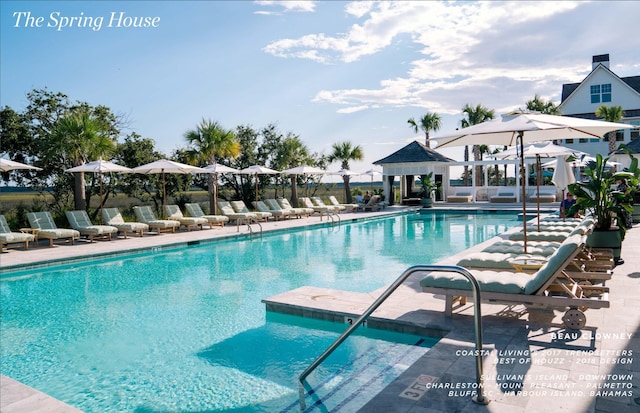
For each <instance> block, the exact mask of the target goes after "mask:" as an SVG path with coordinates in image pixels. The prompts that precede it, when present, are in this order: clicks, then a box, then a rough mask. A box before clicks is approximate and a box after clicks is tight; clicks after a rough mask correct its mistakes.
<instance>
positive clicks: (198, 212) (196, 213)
mask: <svg viewBox="0 0 640 413" xmlns="http://www.w3.org/2000/svg"><path fill="white" fill-rule="evenodd" d="M184 208H185V209H186V210H187V214H188V215H189V216H190V217H196V218H204V219H206V220H207V221H209V227H211V226H212V225H220V226H221V227H224V223H225V222H229V217H226V216H224V215H206V214H205V213H204V211H203V210H202V208H201V207H200V204H196V203H192V204H184Z"/></svg>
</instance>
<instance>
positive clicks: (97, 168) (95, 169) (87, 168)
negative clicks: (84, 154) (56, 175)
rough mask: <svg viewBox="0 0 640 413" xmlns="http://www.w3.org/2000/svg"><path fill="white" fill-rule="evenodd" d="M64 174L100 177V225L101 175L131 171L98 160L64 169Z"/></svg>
mask: <svg viewBox="0 0 640 413" xmlns="http://www.w3.org/2000/svg"><path fill="white" fill-rule="evenodd" d="M64 171H65V172H71V173H75V172H88V173H97V174H99V175H100V177H99V180H100V212H101V213H100V217H99V219H100V223H102V174H103V173H105V172H120V173H131V172H133V170H132V169H131V168H127V167H126V166H122V165H118V164H115V163H113V162H109V161H105V160H102V159H98V160H97V161H91V162H87V163H85V164H83V165H78V166H74V167H73V168H69V169H65V170H64Z"/></svg>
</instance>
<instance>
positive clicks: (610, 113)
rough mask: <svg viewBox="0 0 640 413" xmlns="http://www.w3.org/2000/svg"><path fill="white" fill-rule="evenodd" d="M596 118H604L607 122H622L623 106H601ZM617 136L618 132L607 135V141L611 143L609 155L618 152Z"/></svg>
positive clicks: (597, 110)
mask: <svg viewBox="0 0 640 413" xmlns="http://www.w3.org/2000/svg"><path fill="white" fill-rule="evenodd" d="M596 116H597V117H599V118H602V120H604V121H606V122H614V123H616V122H620V121H621V120H622V116H623V113H622V106H606V105H601V106H600V107H599V108H598V109H596ZM616 134H617V131H611V132H609V133H607V140H608V141H609V154H611V153H613V152H614V151H615V150H616Z"/></svg>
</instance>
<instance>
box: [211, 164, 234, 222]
mask: <svg viewBox="0 0 640 413" xmlns="http://www.w3.org/2000/svg"><path fill="white" fill-rule="evenodd" d="M202 169H204V170H206V171H207V172H206V173H208V174H213V181H214V186H215V190H214V191H213V214H214V215H217V214H218V174H227V173H231V174H237V173H240V171H239V170H238V169H235V168H231V167H230V166H226V165H222V164H219V163H214V164H211V165H207V166H205V167H204V168H202Z"/></svg>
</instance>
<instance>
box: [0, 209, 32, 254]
mask: <svg viewBox="0 0 640 413" xmlns="http://www.w3.org/2000/svg"><path fill="white" fill-rule="evenodd" d="M34 240H35V237H34V235H33V234H28V233H24V232H14V231H11V228H10V227H9V224H8V223H7V219H6V218H5V216H4V215H0V251H3V250H4V248H5V247H8V246H9V244H22V246H23V248H24V249H25V250H28V249H29V242H31V241H34Z"/></svg>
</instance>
